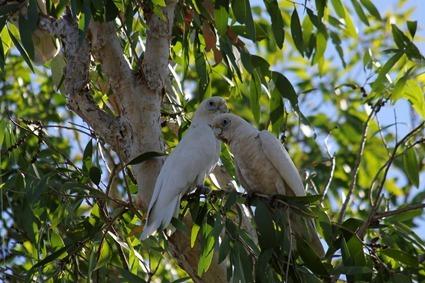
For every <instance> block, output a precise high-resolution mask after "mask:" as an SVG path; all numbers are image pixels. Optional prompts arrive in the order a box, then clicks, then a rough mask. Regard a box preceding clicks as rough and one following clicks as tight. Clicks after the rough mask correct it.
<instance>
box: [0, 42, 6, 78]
mask: <svg viewBox="0 0 425 283" xmlns="http://www.w3.org/2000/svg"><path fill="white" fill-rule="evenodd" d="M4 53H5V52H4V49H3V40H1V41H0V70H1V71H4V64H5V62H6V59H5V57H4V55H5V54H4Z"/></svg>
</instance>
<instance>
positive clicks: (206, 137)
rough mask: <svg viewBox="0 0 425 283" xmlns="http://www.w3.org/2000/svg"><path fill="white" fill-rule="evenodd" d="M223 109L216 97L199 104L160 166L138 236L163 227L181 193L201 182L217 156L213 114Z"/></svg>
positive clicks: (176, 207)
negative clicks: (188, 123)
mask: <svg viewBox="0 0 425 283" xmlns="http://www.w3.org/2000/svg"><path fill="white" fill-rule="evenodd" d="M224 112H227V107H226V102H225V101H224V99H222V98H220V97H211V98H209V99H206V100H204V101H203V102H202V103H201V104H200V106H199V108H198V110H197V111H196V113H195V116H194V117H193V120H192V124H191V126H190V127H189V129H188V130H187V132H186V134H185V135H184V137H183V138H182V140H181V141H180V143H179V144H178V145H177V146H176V148H175V149H174V150H173V152H172V153H171V154H170V155H169V156H168V158H167V159H166V161H165V163H164V165H163V166H162V168H161V172H160V173H159V176H158V178H157V180H156V184H155V189H154V192H153V195H152V198H151V200H150V203H149V209H148V217H147V221H146V224H145V228H144V229H143V233H142V235H141V239H142V240H144V239H146V238H147V237H149V236H150V235H151V234H153V233H154V232H155V231H156V230H158V229H164V228H166V227H167V226H168V225H169V224H170V222H171V219H172V218H173V216H174V215H176V214H177V213H178V210H179V206H180V199H181V197H182V196H183V195H184V194H185V193H186V192H187V191H189V190H190V189H192V188H194V187H195V186H197V185H202V184H203V182H204V179H205V176H206V175H208V174H209V173H210V171H211V170H212V169H213V168H214V166H215V164H216V163H217V161H218V159H219V156H220V142H219V141H218V140H217V139H216V138H215V136H214V133H213V131H212V129H211V127H210V124H211V122H212V120H213V119H214V117H216V116H217V115H218V114H220V113H224Z"/></svg>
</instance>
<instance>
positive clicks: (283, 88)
mask: <svg viewBox="0 0 425 283" xmlns="http://www.w3.org/2000/svg"><path fill="white" fill-rule="evenodd" d="M272 79H273V82H274V84H275V87H276V88H277V90H278V91H279V92H280V95H281V96H282V97H284V98H286V99H288V100H289V102H291V105H292V107H293V108H295V109H297V108H298V99H297V93H296V92H295V89H294V87H293V86H292V84H291V82H290V81H289V80H288V79H287V78H286V77H285V76H284V75H282V74H281V73H278V72H272Z"/></svg>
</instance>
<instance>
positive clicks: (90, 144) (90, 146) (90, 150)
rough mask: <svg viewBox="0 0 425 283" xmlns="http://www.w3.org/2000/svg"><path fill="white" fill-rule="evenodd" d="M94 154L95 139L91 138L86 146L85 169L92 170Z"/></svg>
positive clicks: (84, 154)
mask: <svg viewBox="0 0 425 283" xmlns="http://www.w3.org/2000/svg"><path fill="white" fill-rule="evenodd" d="M92 155H93V141H92V140H91V139H90V140H89V141H88V143H87V145H86V147H85V148H84V153H83V169H86V170H90V167H91V166H92V159H91V158H92ZM85 172H87V171H85Z"/></svg>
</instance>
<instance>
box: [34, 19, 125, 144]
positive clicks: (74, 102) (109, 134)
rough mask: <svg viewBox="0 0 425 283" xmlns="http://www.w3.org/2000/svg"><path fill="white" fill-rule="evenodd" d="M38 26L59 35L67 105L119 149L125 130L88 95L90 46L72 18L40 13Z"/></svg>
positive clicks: (89, 93)
mask: <svg viewBox="0 0 425 283" xmlns="http://www.w3.org/2000/svg"><path fill="white" fill-rule="evenodd" d="M40 27H41V28H42V29H43V30H46V31H48V32H49V33H51V34H53V35H54V36H57V37H59V38H61V40H62V42H63V48H64V55H65V58H66V60H67V64H66V67H65V74H64V76H65V79H64V87H65V93H66V95H67V104H68V107H69V108H70V109H71V110H72V111H74V112H75V113H77V114H78V115H79V116H80V117H81V118H83V120H84V121H86V122H87V124H89V125H90V126H91V127H92V128H93V129H94V131H95V132H96V133H97V134H98V135H99V136H100V137H102V138H103V139H104V140H105V141H106V142H107V143H109V144H110V145H112V146H113V147H114V148H115V149H117V148H119V145H120V144H121V142H122V140H123V138H124V135H125V131H126V130H125V129H124V128H123V127H122V126H121V125H120V123H119V121H118V120H117V119H116V118H114V117H113V116H111V115H109V114H108V113H106V112H105V111H103V110H101V109H100V108H99V107H98V106H97V105H96V103H95V102H94V101H93V98H92V97H91V92H90V89H89V85H88V80H89V78H88V76H89V66H90V49H89V45H88V43H87V41H86V40H85V39H81V38H80V35H79V32H78V28H77V26H76V24H75V21H74V19H72V18H71V16H70V15H65V16H64V17H63V18H61V19H59V20H56V19H54V18H52V17H47V16H43V17H41V19H40Z"/></svg>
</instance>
